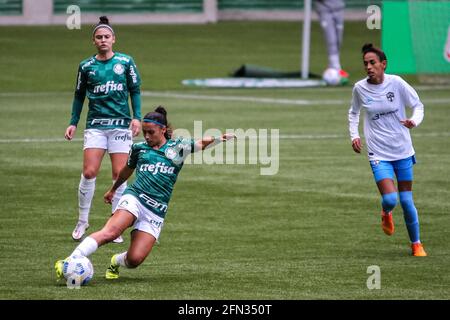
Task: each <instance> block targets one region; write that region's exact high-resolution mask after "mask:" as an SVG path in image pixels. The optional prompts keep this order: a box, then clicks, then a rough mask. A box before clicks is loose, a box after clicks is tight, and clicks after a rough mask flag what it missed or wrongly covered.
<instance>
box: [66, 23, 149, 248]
mask: <svg viewBox="0 0 450 320" xmlns="http://www.w3.org/2000/svg"><path fill="white" fill-rule="evenodd" d="M92 40H93V43H94V45H95V47H96V48H97V54H95V55H94V56H92V57H89V58H88V59H86V60H83V61H82V62H81V63H80V65H79V68H78V75H77V82H76V89H75V96H74V99H73V105H72V118H71V120H70V125H69V126H68V127H67V129H66V133H65V138H66V139H67V140H72V138H73V137H74V135H75V131H76V129H77V124H78V121H79V120H80V114H81V110H82V108H83V102H84V99H85V97H86V96H87V97H88V100H89V111H88V114H87V119H86V130H85V131H84V148H83V149H84V154H83V173H82V175H81V180H80V184H79V189H78V206H79V218H78V223H77V225H76V227H75V229H74V230H73V232H72V238H73V239H74V240H76V241H79V240H80V239H81V238H82V236H83V235H84V233H85V231H86V229H87V228H88V227H89V221H88V220H89V211H90V208H91V202H92V198H93V196H94V191H95V179H96V177H97V174H98V172H99V169H100V165H101V162H102V159H103V156H104V155H105V151H108V153H109V156H110V158H111V164H112V178H113V181H115V180H116V179H117V176H118V175H119V171H120V169H122V168H123V167H124V166H125V164H126V161H127V156H128V152H129V150H130V146H131V144H132V136H133V137H134V136H137V135H138V134H139V132H140V130H141V124H140V119H141V98H140V82H141V81H140V77H139V73H138V71H137V68H136V65H135V63H134V61H133V58H132V57H130V56H128V55H125V54H122V53H119V52H114V51H113V44H114V43H115V40H116V38H115V34H114V30H113V28H112V27H111V26H110V25H109V22H108V18H107V17H104V16H103V17H100V22H99V23H98V24H97V25H96V26H95V27H94V30H93V32H92ZM128 96H130V99H131V107H132V109H133V117H131V114H130V106H129V104H128ZM125 188H126V184H123V185H121V186H120V188H118V189H117V191H116V196H115V197H114V199H113V200H112V203H113V206H112V209H113V212H114V210H115V208H116V206H117V203H118V201H119V199H120V196H121V195H122V192H123V190H125ZM115 242H123V240H122V238H121V237H119V238H118V239H116V240H115Z"/></svg>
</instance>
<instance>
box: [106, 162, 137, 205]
mask: <svg viewBox="0 0 450 320" xmlns="http://www.w3.org/2000/svg"><path fill="white" fill-rule="evenodd" d="M133 171H134V169H132V168H130V167H128V166H127V165H125V167H123V169H122V170H121V171H120V173H119V176H118V177H117V180H116V182H114V184H113V185H112V186H111V188H110V189H109V190H108V191H106V193H105V195H104V196H103V199H104V201H105V203H109V204H111V203H112V199H113V197H114V194H115V193H116V190H117V188H119V187H120V186H121V185H122V183H124V182H125V181H127V180H128V178H129V177H130V176H131V175H132V174H133Z"/></svg>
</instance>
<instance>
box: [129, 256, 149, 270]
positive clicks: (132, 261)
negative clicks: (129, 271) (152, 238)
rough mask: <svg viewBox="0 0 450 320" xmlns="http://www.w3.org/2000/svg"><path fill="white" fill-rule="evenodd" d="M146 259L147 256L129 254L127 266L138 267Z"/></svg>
mask: <svg viewBox="0 0 450 320" xmlns="http://www.w3.org/2000/svg"><path fill="white" fill-rule="evenodd" d="M144 260H145V257H141V256H130V255H127V262H126V263H127V267H128V268H137V267H138V266H139V265H140V264H141V263H142V262H144Z"/></svg>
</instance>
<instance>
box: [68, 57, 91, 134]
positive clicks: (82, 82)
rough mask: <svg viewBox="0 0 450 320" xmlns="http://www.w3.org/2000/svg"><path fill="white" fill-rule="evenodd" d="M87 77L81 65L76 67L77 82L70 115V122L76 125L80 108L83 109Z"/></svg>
mask: <svg viewBox="0 0 450 320" xmlns="http://www.w3.org/2000/svg"><path fill="white" fill-rule="evenodd" d="M86 87H87V78H86V73H85V72H84V71H83V69H82V67H81V65H80V66H79V67H78V73H77V82H76V85H75V94H74V97H73V102H72V117H71V119H70V124H71V125H74V126H76V125H77V124H78V121H80V115H81V110H82V109H83V103H84V99H85V97H86Z"/></svg>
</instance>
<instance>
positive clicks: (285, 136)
mask: <svg viewBox="0 0 450 320" xmlns="http://www.w3.org/2000/svg"><path fill="white" fill-rule="evenodd" d="M279 137H280V139H287V140H289V139H298V140H327V139H347V138H348V135H345V134H280V135H279ZM414 137H417V138H424V137H450V132H430V133H416V134H413V138H414ZM247 138H249V139H257V138H258V136H247ZM141 140H142V139H140V140H139V141H141ZM72 141H75V142H81V141H83V139H81V138H74V139H72ZM59 142H66V143H69V141H67V140H65V139H64V138H42V139H39V138H36V139H32V138H31V139H30V138H25V139H0V143H59Z"/></svg>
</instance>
